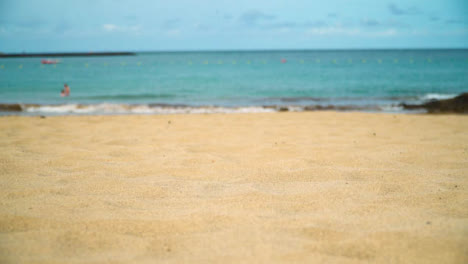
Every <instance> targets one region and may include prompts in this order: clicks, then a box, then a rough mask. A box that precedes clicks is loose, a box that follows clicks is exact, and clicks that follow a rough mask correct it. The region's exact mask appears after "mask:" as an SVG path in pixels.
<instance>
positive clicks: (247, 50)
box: [0, 47, 468, 57]
mask: <svg viewBox="0 0 468 264" xmlns="http://www.w3.org/2000/svg"><path fill="white" fill-rule="evenodd" d="M395 50H399V51H405V50H408V51H410V50H414V51H417V50H468V47H422V48H415V47H407V48H292V49H281V48H280V49H176V50H164V49H162V50H131V49H129V50H99V51H57V52H49V51H48V52H1V51H0V57H2V56H11V55H34V54H38V55H39V54H44V55H53V54H89V55H93V54H119V53H192V52H281V51H287V52H291V51H293V52H294V51H297V52H300V51H395Z"/></svg>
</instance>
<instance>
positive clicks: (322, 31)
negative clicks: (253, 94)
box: [306, 26, 360, 35]
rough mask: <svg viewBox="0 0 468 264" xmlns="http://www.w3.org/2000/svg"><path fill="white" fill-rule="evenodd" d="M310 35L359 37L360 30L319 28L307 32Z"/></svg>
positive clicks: (333, 27)
mask: <svg viewBox="0 0 468 264" xmlns="http://www.w3.org/2000/svg"><path fill="white" fill-rule="evenodd" d="M306 33H307V34H308V35H358V34H359V33H360V30H359V29H357V28H343V27H335V26H332V27H317V28H310V29H309V30H307V31H306Z"/></svg>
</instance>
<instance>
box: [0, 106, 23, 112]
mask: <svg viewBox="0 0 468 264" xmlns="http://www.w3.org/2000/svg"><path fill="white" fill-rule="evenodd" d="M0 111H3V112H21V111H23V108H22V107H21V105H20V104H0Z"/></svg>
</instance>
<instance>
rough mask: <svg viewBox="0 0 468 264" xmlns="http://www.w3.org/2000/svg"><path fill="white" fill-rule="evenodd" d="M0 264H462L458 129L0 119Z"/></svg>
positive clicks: (391, 119) (265, 118)
mask: <svg viewBox="0 0 468 264" xmlns="http://www.w3.org/2000/svg"><path fill="white" fill-rule="evenodd" d="M0 150H1V151H0V184H1V191H0V198H1V199H0V201H1V206H0V263H213V262H214V263H369V262H371V263H468V192H467V190H468V116H467V115H405V114H400V115H392V114H371V113H334V112H304V113H270V114H211V115H203V114H199V115H155V116H63V117H47V118H40V117H18V116H16V117H0Z"/></svg>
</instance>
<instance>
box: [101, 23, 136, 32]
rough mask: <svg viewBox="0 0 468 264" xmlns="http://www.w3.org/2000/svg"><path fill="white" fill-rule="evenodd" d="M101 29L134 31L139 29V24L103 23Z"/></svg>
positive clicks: (107, 30)
mask: <svg viewBox="0 0 468 264" xmlns="http://www.w3.org/2000/svg"><path fill="white" fill-rule="evenodd" d="M102 29H103V30H104V31H106V32H134V33H137V32H139V31H140V26H118V25H115V24H103V25H102Z"/></svg>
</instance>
